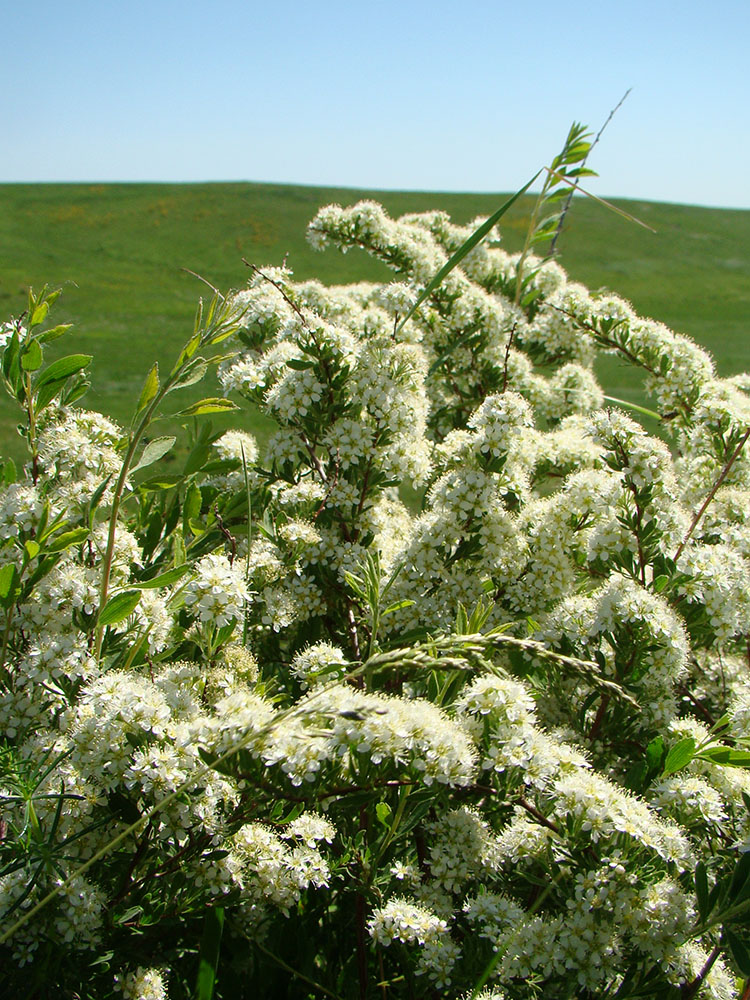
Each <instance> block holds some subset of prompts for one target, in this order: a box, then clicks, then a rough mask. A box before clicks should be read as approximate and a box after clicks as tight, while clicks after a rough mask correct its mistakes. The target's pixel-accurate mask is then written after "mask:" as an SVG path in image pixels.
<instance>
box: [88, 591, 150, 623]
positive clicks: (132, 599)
mask: <svg viewBox="0 0 750 1000" xmlns="http://www.w3.org/2000/svg"><path fill="white" fill-rule="evenodd" d="M140 599H141V592H140V590H123V591H122V593H120V594H115V596H114V597H110V599H109V600H108V601H107V603H106V604H105V605H104V607H103V608H102V610H101V611H100V612H99V617H98V618H97V620H96V624H97V625H98V626H99V627H100V628H104V626H105V625H116V624H117V622H121V621H123V620H124V619H125V618H127V617H128V616H129V615H131V614H132V613H133V611H134V610H135V607H136V605H137V604H138V602H139V601H140Z"/></svg>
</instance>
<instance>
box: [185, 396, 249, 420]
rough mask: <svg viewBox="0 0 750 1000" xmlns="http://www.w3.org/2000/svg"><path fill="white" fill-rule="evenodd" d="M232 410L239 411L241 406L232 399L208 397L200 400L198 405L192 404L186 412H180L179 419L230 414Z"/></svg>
mask: <svg viewBox="0 0 750 1000" xmlns="http://www.w3.org/2000/svg"><path fill="white" fill-rule="evenodd" d="M230 410H239V406H237V405H236V403H233V402H232V400H231V399H224V398H223V397H222V396H207V397H206V399H199V400H198V402H197V403H192V404H191V405H190V406H188V407H186V409H184V410H180V412H179V413H178V414H177V416H178V417H197V416H199V415H200V414H201V413H228V412H229V411H230Z"/></svg>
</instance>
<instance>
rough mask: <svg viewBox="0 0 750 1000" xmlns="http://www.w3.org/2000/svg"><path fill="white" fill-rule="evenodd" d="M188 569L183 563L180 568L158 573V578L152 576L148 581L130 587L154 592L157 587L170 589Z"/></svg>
mask: <svg viewBox="0 0 750 1000" xmlns="http://www.w3.org/2000/svg"><path fill="white" fill-rule="evenodd" d="M189 569H190V567H189V566H188V565H187V564H184V563H183V565H182V566H175V567H174V569H168V570H167V571H166V572H165V573H160V574H159V576H152V577H151V579H150V580H141V581H140V582H139V583H134V584H132V586H133V587H137V588H138V590H155V589H156V588H157V587H171V585H172V584H173V583H177V581H178V580H179V579H180V578H181V577H183V576H184V575H185V574H186V573H187V572H188V570H189Z"/></svg>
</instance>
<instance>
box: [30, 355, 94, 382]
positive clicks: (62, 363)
mask: <svg viewBox="0 0 750 1000" xmlns="http://www.w3.org/2000/svg"><path fill="white" fill-rule="evenodd" d="M91 358H92V355H91V354H69V355H68V356H67V357H66V358H59V359H58V360H57V361H53V362H52V364H51V365H50V366H49V368H45V369H44V371H43V372H42V374H41V375H40V376H39V378H38V379H37V380H36V383H35V388H37V389H40V388H41V387H42V386H43V385H47V384H48V383H49V382H57V381H59V380H60V379H64V378H68V376H70V375H75V373H76V372H80V371H83V369H84V368H87V367H88V365H90V364H91Z"/></svg>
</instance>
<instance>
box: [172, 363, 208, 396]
mask: <svg viewBox="0 0 750 1000" xmlns="http://www.w3.org/2000/svg"><path fill="white" fill-rule="evenodd" d="M207 371H208V362H207V361H206V360H205V359H204V358H196V359H195V360H194V361H191V362H190V364H189V365H187V367H186V368H185V371H184V372H183V373H182V375H180V377H179V378H178V379H177V381H176V382H175V383H174V385H170V387H169V390H168V391H169V392H174V391H175V389H184V388H186V386H189V385H195V383H196V382H200V380H201V379H202V378H203V376H204V375H205V374H206V372H207Z"/></svg>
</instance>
